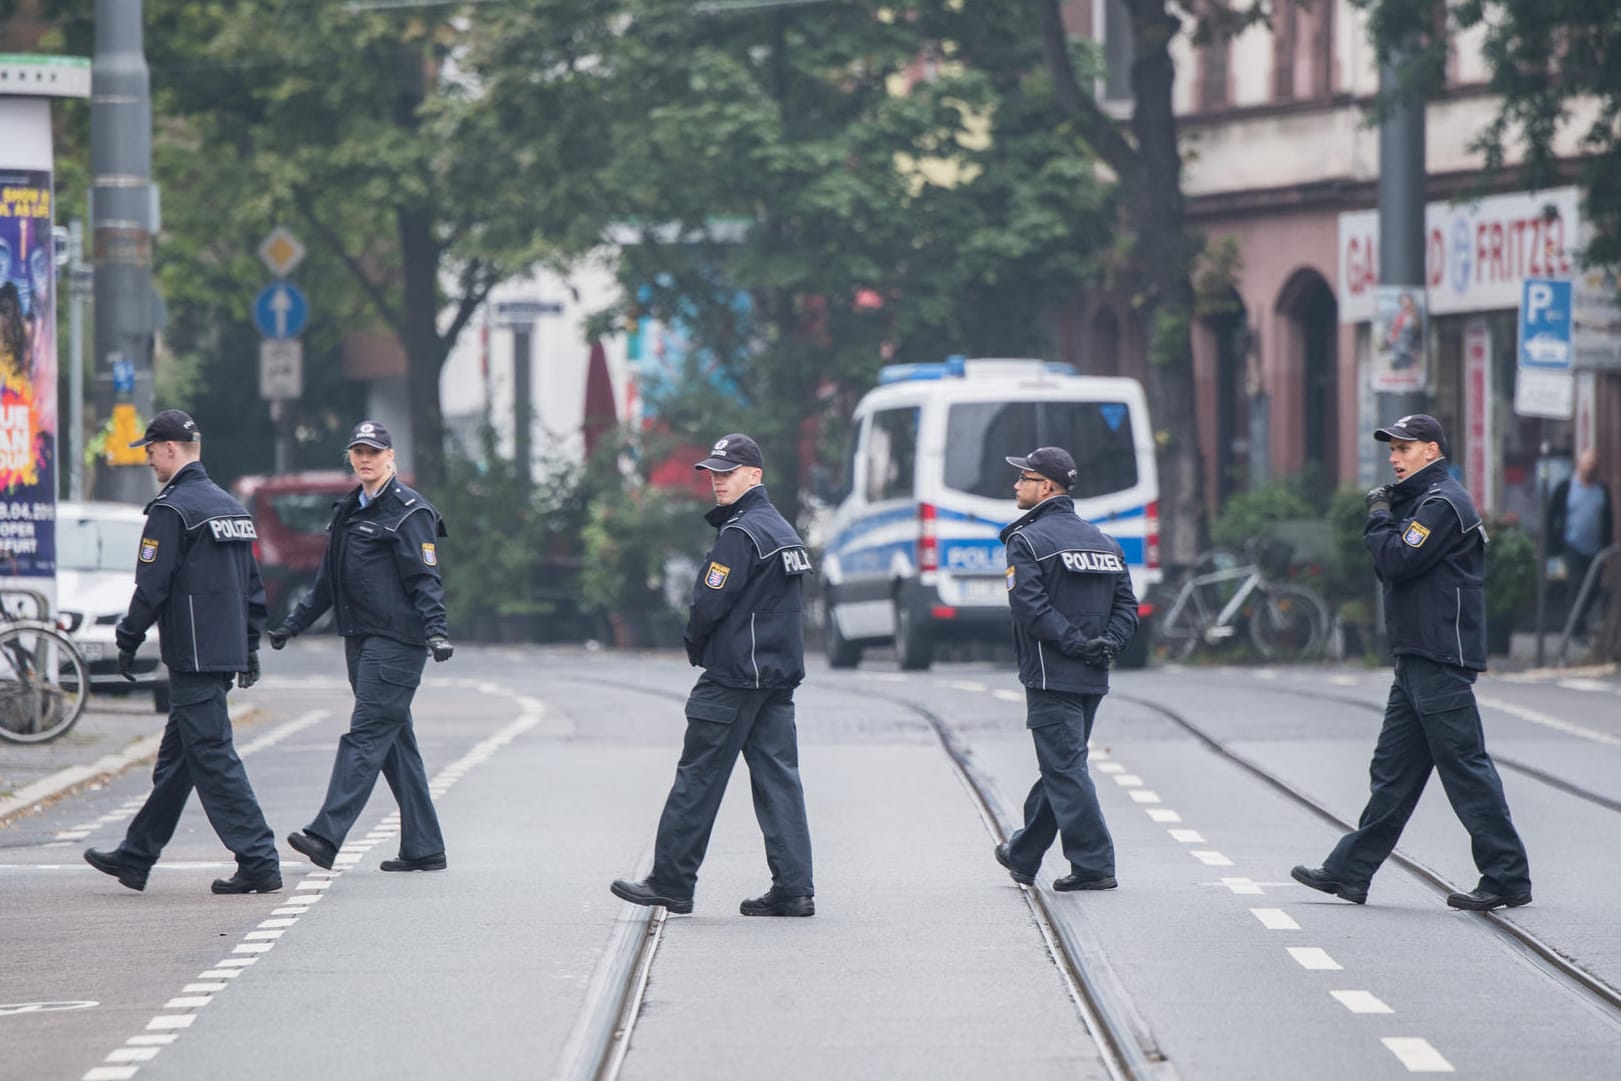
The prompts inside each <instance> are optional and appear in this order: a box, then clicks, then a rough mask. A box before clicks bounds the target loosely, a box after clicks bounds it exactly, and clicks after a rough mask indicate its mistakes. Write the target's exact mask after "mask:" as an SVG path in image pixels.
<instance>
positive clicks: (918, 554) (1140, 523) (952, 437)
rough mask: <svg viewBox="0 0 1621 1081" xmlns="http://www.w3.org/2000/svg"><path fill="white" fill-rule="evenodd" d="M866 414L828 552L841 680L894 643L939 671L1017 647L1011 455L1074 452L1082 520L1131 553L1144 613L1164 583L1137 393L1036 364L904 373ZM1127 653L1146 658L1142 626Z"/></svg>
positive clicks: (854, 431)
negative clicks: (958, 645)
mask: <svg viewBox="0 0 1621 1081" xmlns="http://www.w3.org/2000/svg"><path fill="white" fill-rule="evenodd" d="M878 383H879V385H878V386H877V387H875V388H874V389H873V390H872V391H871V392H869V393H868V394H867V395H866V396H865V397H864V398H862V399H861V402H860V403H859V404H858V405H857V406H856V410H855V415H854V417H853V419H852V422H851V430H850V443H849V448H848V453H847V454H846V456H845V461H844V475H843V479H842V483H841V484H840V486H839V493H838V498H837V502H836V506H835V509H834V511H833V513H832V515H831V518H830V519H829V521H828V523H827V528H826V530H825V532H824V535H825V536H826V537H827V538H828V539H827V546H826V551H825V552H824V554H823V577H822V587H823V608H824V613H825V619H826V623H825V626H824V637H823V642H824V645H825V649H826V651H827V658H828V661H829V663H831V664H832V666H833V667H835V668H850V667H854V666H855V665H856V664H858V663H859V662H860V660H861V653H862V649H863V647H865V646H868V645H875V644H880V643H885V642H893V643H894V645H895V652H896V655H897V657H898V658H899V661H900V666H901V667H902V668H905V669H911V670H916V669H924V668H928V667H929V665H930V664H931V663H933V660H934V652H935V646H936V644H937V643H941V642H946V641H959V640H975V639H980V640H992V641H998V642H1006V641H1008V640H1009V637H1010V623H1009V621H1010V616H1009V613H1008V602H1007V584H1006V578H1005V572H1006V569H1007V561H1006V556H1005V554H1004V552H1003V548H1002V542H1001V541H1000V540H999V539H998V537H997V534H998V533H1000V532H1001V531H1002V529H1003V528H1004V527H1005V526H1006V525H1007V524H1008V523H1009V522H1011V521H1013V520H1014V519H1015V518H1017V517H1019V516H1020V514H1021V513H1023V512H1021V511H1020V510H1019V509H1018V507H1017V506H1016V505H1015V504H1014V493H1013V482H1014V480H1015V478H1017V476H1018V471H1017V470H1015V469H1014V468H1013V467H1012V466H1010V465H1008V463H1007V461H1006V458H1007V456H1008V455H1022V454H1028V453H1029V452H1030V451H1032V450H1034V449H1036V448H1037V447H1045V446H1056V447H1063V448H1064V449H1065V450H1067V451H1069V452H1070V454H1071V455H1073V456H1074V458H1075V464H1076V468H1077V479H1076V482H1075V486H1074V488H1073V489H1072V490H1071V492H1070V494H1071V496H1073V497H1074V500H1075V508H1076V512H1077V513H1078V514H1079V515H1080V516H1081V517H1083V518H1085V519H1086V520H1087V521H1089V522H1092V523H1094V524H1095V525H1097V526H1098V527H1099V528H1101V529H1102V530H1103V531H1104V532H1106V533H1108V534H1109V535H1110V536H1112V537H1114V538H1115V540H1117V541H1119V542H1120V547H1121V549H1122V550H1123V551H1124V552H1125V556H1126V561H1127V562H1128V563H1129V564H1130V568H1131V579H1132V586H1133V587H1134V588H1135V590H1136V593H1137V597H1138V600H1139V602H1140V603H1141V602H1142V600H1143V598H1145V597H1146V596H1147V593H1148V589H1149V587H1150V586H1152V585H1154V584H1156V583H1157V582H1159V580H1160V578H1161V571H1160V566H1159V504H1158V499H1159V480H1158V474H1157V472H1156V470H1155V464H1154V440H1153V430H1152V428H1151V427H1150V425H1149V421H1148V405H1147V401H1146V399H1145V398H1144V395H1143V388H1142V385H1141V384H1140V383H1138V382H1137V381H1136V380H1135V379H1123V378H1103V377H1095V376H1082V375H1077V374H1076V372H1075V369H1074V368H1073V367H1072V366H1070V365H1068V364H1059V363H1052V362H1048V361H1041V360H1014V359H967V358H963V357H950V358H947V360H945V361H944V362H942V363H930V364H895V365H890V366H888V367H885V368H884V369H882V371H881V372H880V374H879V380H878ZM1141 607H1142V611H1141V613H1140V614H1141V615H1142V616H1143V617H1144V619H1143V625H1142V627H1140V628H1139V630H1138V633H1137V636H1136V638H1134V639H1133V641H1132V644H1131V645H1130V646H1128V647H1127V650H1126V651H1125V652H1124V653H1123V654H1122V655H1121V658H1120V663H1121V664H1122V665H1130V666H1139V665H1141V664H1142V663H1144V661H1145V660H1146V658H1147V647H1148V626H1147V618H1146V617H1147V616H1149V615H1150V614H1151V612H1150V611H1149V610H1148V608H1147V606H1146V605H1142V606H1141Z"/></svg>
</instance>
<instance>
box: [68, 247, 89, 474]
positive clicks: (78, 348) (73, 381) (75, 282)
mask: <svg viewBox="0 0 1621 1081" xmlns="http://www.w3.org/2000/svg"><path fill="white" fill-rule="evenodd" d="M84 275H85V271H84V222H82V221H80V220H79V219H78V218H74V219H73V220H72V221H70V222H68V431H67V436H68V437H67V448H68V498H69V499H71V500H73V501H74V502H75V503H78V502H81V501H83V499H84V301H85V287H84V282H83V278H84Z"/></svg>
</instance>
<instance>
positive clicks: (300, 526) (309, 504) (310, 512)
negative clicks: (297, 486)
mask: <svg viewBox="0 0 1621 1081" xmlns="http://www.w3.org/2000/svg"><path fill="white" fill-rule="evenodd" d="M341 494H342V493H341V492H279V493H277V494H276V495H273V496H271V497H270V500H269V502H270V509H271V511H272V512H273V513H274V514H275V516H276V520H277V521H279V522H280V523H281V524H282V526H283V528H285V529H287V530H289V531H290V532H293V533H325V532H326V524H327V522H329V521H331V520H332V502H333V500H335V499H337V498H338V496H339V495H341Z"/></svg>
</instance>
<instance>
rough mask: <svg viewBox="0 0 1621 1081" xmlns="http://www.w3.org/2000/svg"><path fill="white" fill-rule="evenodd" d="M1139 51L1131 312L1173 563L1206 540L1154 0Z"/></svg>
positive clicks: (1166, 59) (1177, 183)
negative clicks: (1142, 345)
mask: <svg viewBox="0 0 1621 1081" xmlns="http://www.w3.org/2000/svg"><path fill="white" fill-rule="evenodd" d="M1132 25H1133V31H1134V33H1135V35H1136V45H1137V55H1136V58H1135V60H1134V61H1133V63H1132V69H1131V83H1132V93H1133V94H1134V95H1135V98H1136V104H1135V107H1134V109H1133V111H1132V116H1131V127H1132V133H1133V136H1134V137H1135V140H1136V143H1137V157H1138V161H1139V169H1138V173H1137V182H1136V183H1133V184H1131V185H1130V186H1129V190H1128V193H1127V195H1128V205H1129V207H1130V213H1131V217H1132V220H1133V222H1134V223H1135V225H1136V227H1137V246H1138V247H1137V258H1136V260H1135V263H1136V265H1137V267H1138V268H1139V273H1140V274H1141V286H1142V303H1140V304H1139V305H1138V308H1137V317H1138V319H1139V321H1140V323H1141V325H1142V329H1143V332H1144V338H1145V340H1146V341H1147V342H1148V343H1149V346H1148V366H1149V387H1148V390H1149V398H1150V401H1149V411H1150V412H1151V413H1152V414H1153V419H1154V427H1155V432H1154V439H1155V445H1156V446H1157V447H1158V452H1159V454H1158V457H1159V466H1160V470H1159V482H1160V522H1161V524H1162V529H1163V533H1162V536H1161V539H1160V551H1161V556H1162V558H1163V559H1164V561H1165V562H1166V563H1167V564H1168V565H1171V566H1176V565H1186V564H1191V563H1192V562H1193V561H1194V559H1195V558H1196V557H1197V556H1198V554H1199V552H1200V550H1201V549H1203V548H1204V546H1205V538H1206V529H1207V522H1206V517H1205V500H1204V467H1203V459H1202V455H1201V453H1200V449H1199V438H1198V431H1199V426H1198V421H1199V418H1198V410H1197V407H1196V406H1197V396H1196V394H1197V387H1196V383H1195V380H1194V375H1193V314H1194V291H1193V278H1192V273H1193V265H1192V264H1193V245H1192V244H1191V243H1190V242H1189V239H1188V235H1187V230H1186V222H1185V220H1184V213H1183V202H1182V156H1181V147H1180V145H1179V143H1178V139H1177V126H1176V113H1175V110H1174V107H1173V105H1172V100H1171V89H1172V85H1173V84H1174V82H1175V80H1176V67H1175V64H1174V63H1173V62H1172V60H1171V53H1170V42H1171V38H1172V37H1173V36H1174V35H1175V33H1176V31H1177V28H1178V24H1177V20H1176V19H1175V18H1173V17H1171V16H1170V15H1168V14H1167V13H1166V12H1165V10H1164V7H1163V4H1162V3H1161V2H1159V0H1138V2H1137V3H1135V4H1134V5H1133V12H1132Z"/></svg>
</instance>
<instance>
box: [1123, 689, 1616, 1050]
mask: <svg viewBox="0 0 1621 1081" xmlns="http://www.w3.org/2000/svg"><path fill="white" fill-rule="evenodd" d="M1249 689H1251V690H1265V691H1273V692H1276V693H1285V694H1293V695H1296V696H1299V697H1304V698H1309V699H1315V700H1318V701H1334V702H1340V703H1344V704H1347V705H1352V706H1358V707H1366V708H1371V709H1373V710H1374V711H1375V712H1380V713H1382V712H1383V709H1382V707H1379V706H1374V705H1372V704H1371V703H1368V702H1363V701H1359V700H1356V699H1352V698H1348V697H1346V696H1343V695H1332V694H1321V693H1318V694H1313V693H1311V692H1310V691H1308V690H1306V689H1303V688H1294V687H1273V686H1268V685H1262V686H1259V687H1256V688H1249ZM1111 697H1113V698H1114V699H1115V700H1117V701H1121V702H1130V703H1132V704H1133V705H1136V706H1140V707H1142V708H1144V709H1147V710H1150V711H1152V712H1154V713H1157V714H1159V715H1160V716H1161V717H1164V718H1165V719H1166V720H1168V721H1170V722H1171V723H1172V724H1174V725H1176V726H1177V727H1178V728H1181V729H1182V730H1183V731H1185V732H1187V733H1188V734H1189V735H1191V736H1192V737H1193V738H1194V739H1195V740H1197V741H1198V742H1199V743H1200V744H1201V745H1202V746H1204V747H1205V748H1206V749H1207V750H1209V751H1211V752H1212V753H1214V754H1216V755H1217V756H1219V757H1221V758H1223V759H1225V760H1227V761H1229V762H1232V763H1233V764H1234V765H1236V766H1238V767H1239V768H1241V769H1243V770H1244V771H1245V772H1247V773H1249V774H1250V775H1251V776H1253V777H1255V778H1256V779H1258V780H1260V781H1262V782H1263V783H1265V784H1266V785H1267V786H1268V787H1269V788H1271V789H1273V790H1274V791H1276V792H1278V793H1280V794H1282V795H1283V796H1285V797H1286V798H1287V799H1288V800H1290V801H1291V802H1292V803H1295V804H1296V805H1298V806H1300V807H1303V808H1305V809H1307V810H1309V811H1311V812H1312V813H1313V814H1314V815H1316V816H1317V817H1318V818H1320V819H1322V820H1323V821H1324V822H1327V823H1328V824H1330V825H1332V826H1333V827H1334V828H1335V829H1337V830H1339V831H1341V832H1349V831H1350V830H1352V829H1355V828H1356V827H1355V823H1352V822H1348V821H1346V820H1345V819H1343V818H1341V817H1340V816H1338V815H1336V814H1335V813H1334V812H1333V811H1331V810H1329V808H1328V807H1327V806H1325V805H1324V804H1323V803H1321V802H1319V801H1318V800H1317V799H1315V798H1313V797H1312V796H1310V795H1308V794H1307V793H1305V792H1303V791H1301V790H1300V789H1298V788H1296V787H1295V786H1294V785H1292V784H1290V783H1289V782H1288V781H1286V780H1284V779H1283V778H1282V777H1280V776H1278V775H1277V774H1275V773H1273V772H1272V771H1271V770H1268V769H1267V768H1266V767H1265V766H1262V765H1260V764H1259V763H1257V762H1255V761H1253V760H1252V759H1250V758H1249V757H1248V756H1246V755H1244V754H1242V753H1240V752H1239V751H1236V750H1234V749H1233V748H1231V747H1229V746H1228V745H1227V744H1225V743H1224V742H1223V741H1222V740H1220V739H1218V738H1217V737H1216V736H1214V735H1212V734H1211V733H1210V732H1209V731H1207V730H1206V729H1205V728H1203V727H1202V726H1201V725H1199V724H1198V723H1196V722H1194V721H1192V720H1190V719H1188V718H1187V717H1186V716H1184V715H1183V714H1182V713H1181V712H1180V711H1179V710H1176V709H1173V708H1171V707H1169V706H1166V705H1163V704H1161V703H1159V702H1156V701H1154V700H1153V699H1151V698H1148V697H1145V696H1143V695H1142V694H1138V693H1132V692H1126V691H1119V690H1115V691H1112V692H1111ZM1493 757H1494V759H1496V760H1497V761H1498V762H1499V764H1502V761H1503V760H1502V759H1501V758H1498V757H1497V756H1496V755H1494V756H1493ZM1520 768H1521V769H1522V771H1524V772H1527V773H1528V775H1530V776H1534V777H1536V778H1537V779H1538V780H1541V781H1544V783H1553V782H1554V781H1557V780H1558V779H1557V778H1553V779H1551V780H1550V778H1549V777H1548V776H1539V774H1540V773H1541V771H1535V772H1531V770H1530V768H1529V767H1520ZM1553 787H1555V788H1558V789H1560V790H1561V791H1566V792H1570V793H1571V794H1573V795H1578V796H1581V797H1582V798H1586V799H1590V800H1591V801H1592V802H1594V803H1597V804H1599V805H1601V806H1606V807H1610V808H1611V809H1621V808H1617V807H1615V806H1614V805H1613V801H1609V800H1607V799H1606V798H1605V797H1602V796H1599V795H1598V794H1597V793H1589V792H1587V791H1586V790H1585V789H1580V788H1578V787H1577V786H1573V785H1567V784H1564V783H1553ZM1390 859H1391V860H1392V861H1394V862H1395V863H1396V864H1397V865H1398V866H1400V867H1402V868H1404V869H1405V870H1407V871H1409V872H1411V873H1412V874H1413V875H1414V876H1415V877H1417V878H1418V879H1419V880H1420V881H1421V882H1423V883H1424V884H1425V885H1427V886H1428V887H1430V888H1431V889H1432V890H1434V891H1435V892H1436V893H1437V894H1439V895H1440V896H1442V897H1445V896H1446V895H1447V894H1449V893H1452V892H1454V891H1457V890H1459V889H1461V888H1462V887H1460V886H1459V885H1457V884H1456V883H1453V882H1450V881H1448V880H1447V879H1446V878H1445V877H1443V876H1442V875H1441V874H1440V873H1439V872H1437V871H1436V870H1434V869H1433V868H1431V867H1430V866H1428V865H1427V864H1425V863H1424V862H1423V861H1421V860H1419V859H1417V858H1415V857H1413V856H1411V855H1408V854H1407V853H1404V852H1403V851H1402V850H1401V849H1400V848H1398V849H1396V850H1395V851H1394V852H1392V853H1391V855H1390ZM1479 915H1480V916H1481V918H1482V923H1483V926H1484V927H1486V928H1487V929H1488V931H1489V932H1490V933H1491V934H1492V936H1493V937H1494V938H1496V939H1498V941H1499V942H1500V943H1501V944H1502V945H1504V946H1505V947H1506V948H1508V949H1509V950H1510V951H1511V952H1513V953H1516V954H1518V955H1520V956H1522V957H1523V958H1525V959H1526V961H1527V962H1529V963H1531V964H1532V965H1534V966H1535V967H1537V968H1538V969H1539V970H1540V971H1542V972H1543V973H1544V974H1545V975H1547V976H1548V977H1549V978H1550V979H1551V980H1553V981H1554V982H1556V983H1558V984H1559V985H1561V986H1563V987H1565V988H1566V989H1567V990H1570V991H1571V992H1573V993H1574V994H1575V995H1576V996H1577V997H1578V998H1580V999H1582V1000H1584V1001H1587V1002H1588V1003H1589V1004H1590V1005H1593V1006H1595V1007H1596V1008H1597V1009H1598V1010H1599V1011H1600V1012H1601V1013H1603V1014H1604V1016H1606V1017H1607V1018H1609V1019H1610V1020H1611V1021H1612V1022H1614V1023H1616V1024H1618V1025H1621V988H1617V987H1615V986H1613V985H1611V984H1610V983H1608V982H1606V981H1604V980H1602V979H1600V978H1599V977H1597V976H1595V975H1593V974H1592V973H1590V972H1588V971H1586V970H1585V969H1583V968H1581V967H1580V966H1579V965H1577V964H1576V963H1575V962H1573V961H1571V960H1570V959H1569V958H1567V957H1565V956H1564V955H1563V954H1562V953H1560V952H1559V950H1558V949H1557V948H1556V947H1555V946H1554V945H1553V944H1551V943H1549V942H1546V941H1544V940H1543V939H1542V938H1541V937H1539V936H1537V935H1536V934H1534V933H1532V932H1531V931H1529V930H1527V929H1526V928H1524V927H1522V926H1520V925H1519V924H1518V923H1516V922H1515V921H1514V920H1512V919H1510V918H1508V917H1507V916H1505V915H1504V914H1502V913H1500V912H1497V911H1495V910H1494V911H1490V912H1483V913H1479Z"/></svg>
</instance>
